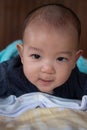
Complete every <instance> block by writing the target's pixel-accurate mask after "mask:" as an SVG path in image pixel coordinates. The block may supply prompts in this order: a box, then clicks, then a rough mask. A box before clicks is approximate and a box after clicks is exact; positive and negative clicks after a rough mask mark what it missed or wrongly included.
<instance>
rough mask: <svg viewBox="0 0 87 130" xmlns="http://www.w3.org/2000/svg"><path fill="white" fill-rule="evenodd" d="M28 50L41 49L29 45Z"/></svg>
mask: <svg viewBox="0 0 87 130" xmlns="http://www.w3.org/2000/svg"><path fill="white" fill-rule="evenodd" d="M29 50H34V51H41V52H42V50H41V49H40V48H36V47H33V46H29Z"/></svg>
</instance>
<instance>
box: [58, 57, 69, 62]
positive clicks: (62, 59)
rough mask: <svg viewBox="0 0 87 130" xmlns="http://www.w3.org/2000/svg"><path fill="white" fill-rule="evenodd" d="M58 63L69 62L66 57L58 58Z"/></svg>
mask: <svg viewBox="0 0 87 130" xmlns="http://www.w3.org/2000/svg"><path fill="white" fill-rule="evenodd" d="M57 61H60V62H62V61H68V59H67V58H65V57H58V58H57Z"/></svg>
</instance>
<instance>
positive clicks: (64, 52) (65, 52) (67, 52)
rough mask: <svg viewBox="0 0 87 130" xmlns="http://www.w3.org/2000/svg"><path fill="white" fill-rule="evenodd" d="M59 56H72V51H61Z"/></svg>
mask: <svg viewBox="0 0 87 130" xmlns="http://www.w3.org/2000/svg"><path fill="white" fill-rule="evenodd" d="M57 54H65V55H70V56H72V52H70V51H61V52H58V53H57Z"/></svg>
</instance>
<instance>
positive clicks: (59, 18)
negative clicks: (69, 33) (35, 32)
mask: <svg viewBox="0 0 87 130" xmlns="http://www.w3.org/2000/svg"><path fill="white" fill-rule="evenodd" d="M35 20H38V21H43V22H45V23H46V22H47V23H49V24H51V25H52V26H56V28H57V26H58V27H63V26H68V25H72V26H73V27H74V28H75V29H76V31H77V33H78V39H80V35H81V23H80V20H79V18H78V16H77V15H76V14H75V13H74V12H73V11H72V10H71V9H70V8H68V7H66V6H64V5H62V4H46V5H42V6H40V7H38V8H36V9H34V10H32V11H31V12H29V13H28V14H27V16H26V17H25V20H24V25H23V31H22V34H24V31H25V28H26V27H27V25H29V24H30V23H32V22H35Z"/></svg>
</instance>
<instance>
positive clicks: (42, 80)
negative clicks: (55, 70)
mask: <svg viewBox="0 0 87 130" xmlns="http://www.w3.org/2000/svg"><path fill="white" fill-rule="evenodd" d="M39 80H40V81H41V82H43V83H52V82H53V81H54V80H53V79H42V78H39Z"/></svg>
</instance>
